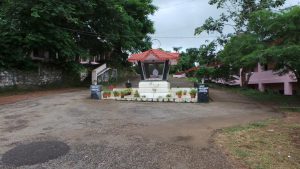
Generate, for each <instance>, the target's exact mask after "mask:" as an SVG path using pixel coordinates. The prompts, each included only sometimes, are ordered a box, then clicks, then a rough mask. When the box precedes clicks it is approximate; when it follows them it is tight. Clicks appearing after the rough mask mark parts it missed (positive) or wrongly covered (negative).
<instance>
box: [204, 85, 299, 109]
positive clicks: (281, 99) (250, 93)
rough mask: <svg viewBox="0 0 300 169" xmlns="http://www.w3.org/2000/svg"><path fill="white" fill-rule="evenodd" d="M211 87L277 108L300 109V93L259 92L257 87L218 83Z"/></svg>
mask: <svg viewBox="0 0 300 169" xmlns="http://www.w3.org/2000/svg"><path fill="white" fill-rule="evenodd" d="M209 86H210V87H211V88H218V89H223V90H228V91H231V92H234V93H238V94H241V95H245V96H247V97H249V98H251V99H253V100H255V101H258V102H260V103H263V104H268V105H273V106H276V107H277V108H281V109H284V110H285V111H286V110H288V111H296V112H299V111H300V95H299V94H298V95H294V96H284V95H281V94H279V93H272V92H265V93H262V92H259V91H258V90H255V89H250V88H240V87H229V86H222V85H217V84H209Z"/></svg>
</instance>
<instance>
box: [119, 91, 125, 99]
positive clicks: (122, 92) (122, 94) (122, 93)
mask: <svg viewBox="0 0 300 169" xmlns="http://www.w3.org/2000/svg"><path fill="white" fill-rule="evenodd" d="M126 94H127V91H126V90H122V91H121V93H120V95H121V98H124V96H126Z"/></svg>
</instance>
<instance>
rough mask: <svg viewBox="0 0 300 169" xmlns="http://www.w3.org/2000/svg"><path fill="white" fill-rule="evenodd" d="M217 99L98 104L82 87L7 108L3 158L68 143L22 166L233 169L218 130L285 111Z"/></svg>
mask: <svg viewBox="0 0 300 169" xmlns="http://www.w3.org/2000/svg"><path fill="white" fill-rule="evenodd" d="M211 96H212V97H213V100H214V101H213V102H211V103H209V104H192V103H188V104H184V103H144V102H127V101H126V102H122V101H114V100H105V101H94V100H90V99H89V91H87V90H81V91H74V92H69V93H60V94H54V95H48V96H42V97H39V98H32V99H30V100H24V101H20V102H16V103H12V104H5V105H1V107H0V130H1V132H0V156H1V157H2V156H3V154H5V152H7V151H8V150H10V149H12V148H14V147H16V146H18V145H23V144H28V143H32V142H35V141H61V142H63V143H65V144H67V145H68V146H69V147H70V150H69V152H68V153H67V154H66V155H64V156H61V157H59V158H57V159H53V160H50V161H48V162H46V163H40V164H35V165H31V166H20V167H18V168H22V169H23V168H24V169H25V168H26V169H39V168H45V169H48V168H49V169H50V168H57V169H60V168H61V169H63V168H78V169H79V168H91V169H92V168H93V169H94V168H99V169H100V168H101V169H102V168H103V169H108V168H111V169H135V168H139V169H141V168H145V169H150V168H151V169H152V168H163V169H187V168H191V169H192V168H195V169H202V168H203V169H204V168H205V169H208V168H214V169H224V168H226V169H227V168H233V166H232V165H231V163H230V161H228V160H227V158H226V155H225V154H224V153H222V152H221V151H220V150H218V148H216V147H215V146H214V144H213V143H212V139H211V138H212V136H213V134H214V132H215V131H216V130H217V129H221V128H224V127H229V126H233V125H238V124H245V123H249V122H252V121H257V120H262V119H266V118H270V117H276V116H280V114H279V113H276V112H274V110H273V109H271V108H268V107H265V106H264V105H260V104H258V103H256V102H253V101H251V100H248V99H246V98H243V97H242V96H238V95H234V94H232V93H227V92H225V91H219V90H211ZM224 98H226V99H224ZM0 168H16V167H13V166H7V165H5V164H4V163H3V162H0Z"/></svg>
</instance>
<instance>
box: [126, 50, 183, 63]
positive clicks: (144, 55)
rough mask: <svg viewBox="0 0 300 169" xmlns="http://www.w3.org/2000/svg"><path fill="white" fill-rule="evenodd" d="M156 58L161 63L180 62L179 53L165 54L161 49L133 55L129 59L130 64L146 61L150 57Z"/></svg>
mask: <svg viewBox="0 0 300 169" xmlns="http://www.w3.org/2000/svg"><path fill="white" fill-rule="evenodd" d="M151 54H152V55H153V56H155V57H156V58H157V59H158V60H159V61H166V60H178V59H179V53H170V52H164V51H161V50H159V49H151V50H147V51H145V52H142V53H138V54H133V55H131V56H130V57H129V58H128V61H129V62H137V61H142V62H143V61H145V60H146V59H147V57H149V56H150V55H151Z"/></svg>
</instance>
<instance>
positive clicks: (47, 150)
mask: <svg viewBox="0 0 300 169" xmlns="http://www.w3.org/2000/svg"><path fill="white" fill-rule="evenodd" d="M69 149H70V148H69V146H68V145H66V144H65V143H63V142H58V141H45V142H33V143H30V144H27V145H19V146H17V147H15V148H13V149H11V150H9V151H8V152H6V153H4V155H3V157H2V162H3V164H5V165H8V166H17V167H18V166H23V165H33V164H38V163H44V162H47V161H49V160H52V159H56V158H58V157H60V156H62V155H65V154H67V153H68V151H69Z"/></svg>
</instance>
